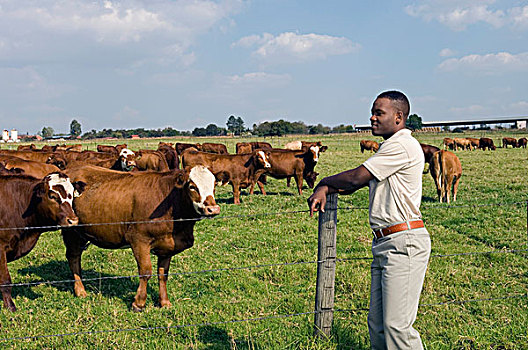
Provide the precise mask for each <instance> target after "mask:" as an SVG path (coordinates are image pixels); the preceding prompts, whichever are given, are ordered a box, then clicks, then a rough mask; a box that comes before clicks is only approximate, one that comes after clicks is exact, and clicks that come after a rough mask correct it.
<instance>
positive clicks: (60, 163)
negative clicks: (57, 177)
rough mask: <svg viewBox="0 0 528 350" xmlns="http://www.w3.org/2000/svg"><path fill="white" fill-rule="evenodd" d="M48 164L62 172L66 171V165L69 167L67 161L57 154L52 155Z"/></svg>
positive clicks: (47, 161)
mask: <svg viewBox="0 0 528 350" xmlns="http://www.w3.org/2000/svg"><path fill="white" fill-rule="evenodd" d="M46 163H47V164H52V165H55V166H56V167H57V168H59V169H60V170H64V169H66V165H67V163H66V159H64V158H63V157H61V156H59V155H57V154H52V155H51V156H49V157H48V159H47V160H46Z"/></svg>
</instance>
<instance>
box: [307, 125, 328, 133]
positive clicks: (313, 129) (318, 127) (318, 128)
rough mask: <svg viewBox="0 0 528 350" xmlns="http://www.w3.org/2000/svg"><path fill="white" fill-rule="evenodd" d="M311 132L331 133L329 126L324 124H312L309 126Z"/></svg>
mask: <svg viewBox="0 0 528 350" xmlns="http://www.w3.org/2000/svg"><path fill="white" fill-rule="evenodd" d="M308 129H309V132H310V134H312V135H315V134H329V133H330V128H329V127H328V126H323V124H320V123H319V124H317V125H310V126H309V127H308Z"/></svg>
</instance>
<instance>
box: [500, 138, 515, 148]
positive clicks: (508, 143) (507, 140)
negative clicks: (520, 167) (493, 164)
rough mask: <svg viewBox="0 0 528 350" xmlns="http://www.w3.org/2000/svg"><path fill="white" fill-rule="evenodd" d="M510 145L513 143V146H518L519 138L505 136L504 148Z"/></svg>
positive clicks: (503, 140) (503, 139)
mask: <svg viewBox="0 0 528 350" xmlns="http://www.w3.org/2000/svg"><path fill="white" fill-rule="evenodd" d="M508 145H511V146H512V147H513V148H515V147H517V140H516V139H514V138H513V137H503V138H502V148H508Z"/></svg>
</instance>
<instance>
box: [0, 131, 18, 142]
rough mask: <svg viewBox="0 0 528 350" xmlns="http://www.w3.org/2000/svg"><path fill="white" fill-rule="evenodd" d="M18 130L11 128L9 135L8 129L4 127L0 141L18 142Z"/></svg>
mask: <svg viewBox="0 0 528 350" xmlns="http://www.w3.org/2000/svg"><path fill="white" fill-rule="evenodd" d="M18 141H19V140H18V131H17V130H16V129H11V135H9V130H7V129H4V131H3V132H2V139H1V140H0V142H18Z"/></svg>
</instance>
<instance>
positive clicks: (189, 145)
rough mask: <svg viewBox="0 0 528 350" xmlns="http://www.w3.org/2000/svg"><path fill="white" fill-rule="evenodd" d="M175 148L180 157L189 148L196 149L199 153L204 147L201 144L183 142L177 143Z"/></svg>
mask: <svg viewBox="0 0 528 350" xmlns="http://www.w3.org/2000/svg"><path fill="white" fill-rule="evenodd" d="M175 148H176V152H177V153H178V155H179V156H181V154H182V153H183V151H185V150H186V149H187V148H195V149H197V150H198V151H200V150H201V149H202V145H200V144H199V143H181V142H177V143H176V147H175Z"/></svg>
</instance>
